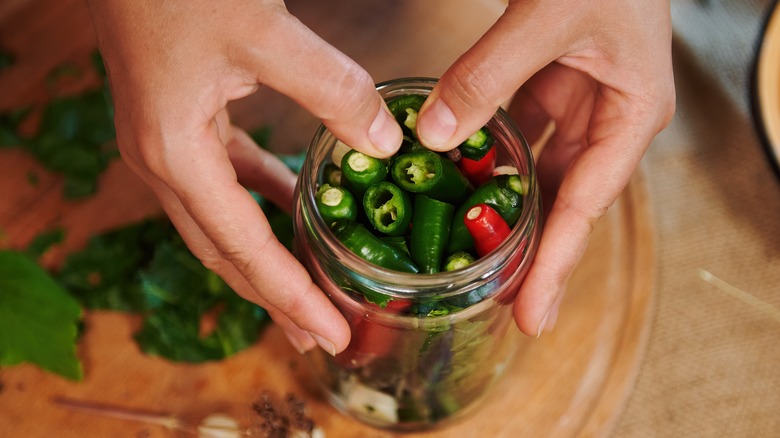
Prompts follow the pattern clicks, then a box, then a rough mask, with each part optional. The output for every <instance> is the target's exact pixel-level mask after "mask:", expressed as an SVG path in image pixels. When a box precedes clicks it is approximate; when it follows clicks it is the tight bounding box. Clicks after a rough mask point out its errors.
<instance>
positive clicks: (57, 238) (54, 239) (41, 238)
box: [25, 228, 65, 260]
mask: <svg viewBox="0 0 780 438" xmlns="http://www.w3.org/2000/svg"><path fill="white" fill-rule="evenodd" d="M63 240H65V230H64V229H62V228H56V229H53V230H50V231H46V232H43V233H41V234H39V235H37V236H35V238H34V239H33V241H32V242H31V243H30V244H29V245H28V246H27V249H26V250H25V253H26V254H27V256H28V257H30V258H31V259H33V260H35V259H37V258H38V257H40V256H42V255H43V254H44V253H45V252H46V251H48V250H49V248H51V247H52V246H54V245H56V244H58V243H62V241H63Z"/></svg>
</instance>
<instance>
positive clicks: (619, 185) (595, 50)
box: [417, 0, 675, 336]
mask: <svg viewBox="0 0 780 438" xmlns="http://www.w3.org/2000/svg"><path fill="white" fill-rule="evenodd" d="M671 35H672V34H671V19H670V11H669V2H668V1H666V2H664V1H658V0H636V1H625V0H596V1H587V2H583V1H580V0H568V1H542V2H539V1H529V0H517V1H510V2H509V5H508V7H507V9H506V11H505V12H504V14H503V15H502V16H501V18H500V19H499V20H498V21H497V22H496V23H495V25H494V26H493V27H492V28H491V29H490V30H489V31H488V32H487V33H486V34H485V35H484V36H483V37H482V38H481V39H480V40H479V41H478V42H477V43H476V44H475V45H474V47H472V48H471V49H470V50H469V51H468V52H466V53H465V54H464V55H463V56H461V58H460V59H458V60H457V62H455V64H453V65H452V66H451V67H450V69H449V70H448V71H447V72H446V73H445V74H444V75H443V76H442V78H441V79H440V81H439V83H438V84H437V86H436V87H435V89H434V90H433V92H432V93H431V97H429V98H428V100H427V101H426V103H425V105H424V106H423V108H421V110H420V116H419V118H418V122H417V127H418V134H419V136H420V137H421V141H422V142H423V144H425V145H426V146H428V147H430V148H432V149H436V150H449V149H452V148H453V147H455V146H457V144H458V143H460V142H461V141H463V140H464V139H465V138H466V137H468V135H469V133H471V132H474V131H476V130H477V129H478V128H479V127H480V126H482V125H484V124H485V123H486V122H487V121H488V120H489V119H490V117H491V116H492V115H493V113H494V112H495V110H496V109H497V108H498V106H499V105H501V104H502V103H504V102H506V101H508V100H509V99H510V98H511V97H512V95H513V94H514V95H515V97H514V99H513V101H512V104H511V106H510V108H509V112H510V114H511V115H512V116H513V118H514V119H515V120H516V121H517V122H518V124H519V126H520V128H521V130H522V131H523V132H524V134H525V135H526V137H527V139H528V141H529V143H534V142H535V140H536V139H537V138H539V136H540V135H541V133H542V130H543V128H544V126H545V125H546V124H547V123H548V122H549V121H550V120H552V121H554V122H555V126H556V130H555V132H554V134H553V135H552V136H551V137H550V139H549V141H548V142H547V144H546V147H545V148H544V150H543V151H542V153H541V155H540V156H539V157H538V162H537V170H538V175H539V184H540V186H541V189H542V194H543V203H544V204H545V207H546V208H547V209H548V210H549V214H547V215H546V223H545V228H544V231H543V234H542V240H541V244H540V246H539V250H538V252H537V255H536V257H535V259H534V261H533V263H532V266H531V268H530V271H529V273H528V276H527V277H526V279H525V281H524V283H523V285H522V287H521V289H520V292H519V295H518V297H517V299H516V301H515V307H514V310H515V312H514V314H515V319H516V321H517V324H518V326H519V327H520V329H521V330H522V331H523V332H524V333H526V334H528V335H532V336H538V335H539V334H541V332H542V330H543V329H545V326H546V327H547V328H548V329H551V328H552V326H553V325H554V324H555V320H556V318H557V314H558V307H559V306H560V302H561V300H562V298H563V295H564V291H565V289H566V283H567V282H568V279H569V276H570V274H571V273H572V271H573V270H574V268H575V266H576V264H577V263H578V262H579V260H580V258H581V257H582V255H583V252H584V251H585V248H586V246H587V242H588V238H589V236H590V234H591V231H592V230H593V227H594V226H595V224H596V222H597V221H598V220H599V218H600V217H602V216H603V215H604V213H605V212H606V211H607V209H608V208H609V206H610V205H612V203H613V202H614V201H615V199H616V198H617V197H618V196H619V195H620V193H621V191H622V190H623V189H624V188H625V186H626V184H627V183H628V180H629V179H630V177H631V174H632V173H633V171H634V169H635V168H636V167H637V165H638V164H639V162H640V160H641V158H642V156H643V154H644V152H645V151H646V150H647V148H648V146H649V144H650V142H651V140H652V139H653V137H655V135H656V134H657V133H658V132H659V131H660V130H661V129H663V128H664V127H665V126H666V125H667V124H668V123H669V122H670V121H671V118H672V116H673V113H674V105H675V97H674V81H673V77H672V63H671ZM515 93H516V94H515Z"/></svg>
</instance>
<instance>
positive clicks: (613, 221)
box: [0, 0, 655, 437]
mask: <svg viewBox="0 0 780 438" xmlns="http://www.w3.org/2000/svg"><path fill="white" fill-rule="evenodd" d="M321 3H322V2H312V1H309V2H304V1H300V0H296V1H288V2H287V4H288V7H289V8H290V9H291V10H292V11H293V12H295V13H296V14H297V15H298V16H299V17H300V18H301V19H302V20H303V21H304V22H305V23H307V24H309V25H310V26H311V27H313V28H314V29H315V30H317V31H318V32H319V33H320V34H321V35H323V37H325V38H326V39H328V40H329V41H331V42H332V43H333V44H334V45H336V46H338V47H339V48H341V49H342V50H344V51H345V52H346V53H348V54H349V55H350V56H352V57H354V58H355V59H358V60H359V61H360V62H361V63H362V64H363V65H364V66H366V68H367V69H368V70H369V71H370V72H371V73H372V74H373V75H374V77H375V79H377V80H384V79H389V78H392V77H400V76H413V75H428V76H437V75H439V74H440V73H441V72H442V71H443V70H444V69H445V68H446V66H447V65H449V63H451V62H452V60H454V59H455V57H457V55H458V54H459V53H460V51H462V50H463V49H464V47H467V46H468V45H469V44H470V43H471V42H473V41H474V40H475V39H476V38H477V37H478V36H479V35H480V34H481V32H483V31H484V30H485V29H486V28H487V27H488V26H490V24H491V23H492V22H493V20H494V19H495V17H496V16H497V15H498V14H499V13H500V10H501V2H500V1H491V0H483V1H469V0H457V1H455V0H452V1H446V0H436V1H429V2H415V1H399V2H387V1H381V0H370V1H362V2H361V1H359V0H355V1H346V0H341V1H334V2H332V3H331V2H329V3H328V11H327V12H328V13H324V11H323V10H322V8H325V5H324V4H321ZM336 13H340V14H347V15H348V16H349V19H350V20H353V21H354V22H356V23H359V25H357V26H356V27H355V29H353V30H351V32H350V33H349V34H346V33H344V32H343V26H340V25H338V23H335V22H333V21H332V20H327V21H326V20H323V19H322V17H332V16H333V15H334V14H336ZM356 34H357V35H358V36H364V37H365V38H361V37H356ZM415 36H417V37H418V39H414V37H415ZM420 41H424V42H425V44H420ZM0 44H2V45H3V47H4V48H6V49H9V50H11V51H12V52H14V53H18V54H19V55H20V56H19V59H18V64H17V65H16V66H15V67H14V68H13V69H11V70H9V71H6V72H3V73H0V96H2V97H0V99H2V101H0V108H7V107H11V106H17V105H20V104H25V103H30V102H36V101H39V100H41V99H43V98H45V96H46V89H45V78H46V75H47V73H48V72H49V71H50V70H51V69H52V68H54V67H56V66H57V65H60V64H61V63H62V62H66V61H69V62H75V63H77V64H81V65H88V64H87V62H88V61H87V59H88V55H89V53H90V52H91V51H92V50H93V49H94V35H92V33H91V30H89V19H88V14H87V12H86V10H85V9H84V6H83V4H82V2H80V1H77V0H60V1H54V0H7V1H5V2H3V3H0ZM93 79H94V78H93ZM83 81H84V83H88V82H89V81H90V78H89V77H86V78H83ZM81 85H83V84H74V87H79V86H81ZM269 101H271V102H274V104H273V105H268V104H267V103H268V102H269ZM260 102H263V103H266V104H265V105H260ZM267 108H274V109H275V111H274V112H270V111H267V110H266V109H267ZM232 110H233V116H234V121H235V122H236V123H237V124H239V125H240V126H244V127H248V128H251V127H257V126H260V125H261V124H263V123H271V124H272V125H274V126H275V127H276V130H275V132H276V134H275V137H276V138H279V140H278V143H276V144H277V145H278V149H279V150H285V151H291V150H300V148H301V147H302V146H303V145H305V144H307V143H308V141H309V136H310V135H309V134H307V133H308V132H310V133H313V132H314V127H315V126H316V121H315V120H312V119H311V117H310V116H308V115H306V114H305V113H303V112H301V111H300V110H299V109H297V108H295V106H294V105H292V104H290V103H289V102H287V101H286V100H285V99H284V98H283V97H281V96H278V95H274V94H273V93H272V92H269V91H267V90H263V91H261V92H260V93H258V94H257V95H255V96H252V97H251V98H247V99H243V100H241V101H239V102H236V103H235V104H234V105H233V107H232ZM309 128H311V129H309ZM31 172H32V173H34V174H35V175H36V179H37V183H36V184H35V185H34V186H33V185H31V184H30V183H29V181H28V175H30V174H31ZM61 187H62V183H61V181H60V180H59V178H57V177H56V176H52V175H50V174H47V173H46V172H45V171H43V170H42V169H40V167H39V166H38V165H37V164H36V163H35V162H34V161H33V160H32V159H31V158H30V157H28V156H26V155H25V154H23V153H22V152H19V151H14V150H5V151H0V228H1V229H2V230H3V232H4V235H3V237H2V239H1V240H0V244H1V245H2V246H3V247H14V248H20V247H23V246H25V245H26V244H27V243H28V242H29V241H30V240H31V239H32V238H33V237H34V236H35V235H36V234H38V233H39V232H41V231H43V230H45V229H49V228H52V227H54V226H64V227H65V228H66V229H67V230H68V235H67V240H66V241H65V242H64V244H63V245H61V246H60V247H58V248H57V249H56V250H55V251H52V252H51V253H50V254H48V255H47V258H46V259H45V260H44V263H45V264H46V265H47V266H56V264H57V263H58V262H59V260H61V259H62V257H63V255H64V254H65V253H67V252H68V251H71V250H73V249H75V248H78V247H80V246H81V245H83V244H84V243H85V241H86V239H87V238H88V237H89V235H90V234H92V233H95V232H99V231H102V230H105V229H108V228H111V227H115V226H118V225H121V224H124V223H127V222H132V221H135V220H138V219H140V218H143V217H146V216H149V215H154V214H159V213H160V209H159V206H158V205H157V203H156V201H155V199H154V197H153V196H152V194H151V193H150V191H149V190H148V189H146V187H145V186H144V185H143V184H142V183H141V182H140V181H139V180H138V178H136V177H135V176H134V175H133V174H132V173H131V172H130V171H129V170H128V169H127V168H126V167H125V166H124V165H123V164H122V163H119V162H117V163H115V164H114V165H112V166H111V167H110V168H109V170H108V171H107V172H106V174H105V175H104V176H103V178H102V180H101V190H100V193H99V194H98V195H97V196H95V197H94V198H90V199H88V200H84V201H80V202H64V201H63V200H62V199H61V197H60V191H61ZM654 276H655V248H654V231H653V227H652V215H651V211H650V203H649V200H648V197H647V192H646V187H645V184H644V181H643V178H642V175H641V173H639V174H637V175H636V176H635V178H634V179H633V180H632V181H631V183H630V185H629V187H628V188H627V190H626V191H625V193H624V194H623V195H622V197H621V198H620V199H619V200H618V202H617V203H616V204H615V205H614V207H613V208H612V209H611V210H610V211H609V213H608V214H607V216H606V217H605V218H604V219H603V220H602V221H601V222H600V223H599V225H598V226H597V228H596V230H595V233H594V235H593V237H592V241H591V244H590V246H589V248H588V251H587V253H586V255H585V258H584V260H583V262H582V264H581V265H580V266H579V267H578V269H577V270H576V272H575V274H574V276H573V278H572V281H571V287H570V290H569V292H568V296H567V298H566V300H565V302H564V304H563V307H562V309H561V314H560V317H559V322H558V326H557V327H556V329H555V331H554V332H553V333H551V334H549V335H543V336H542V337H541V338H540V339H529V338H525V337H522V336H520V335H519V334H517V338H518V340H517V342H519V343H521V349H520V350H521V351H520V354H519V355H518V356H517V358H516V360H515V361H514V362H513V363H512V365H511V369H509V371H508V373H507V378H506V380H505V381H504V382H503V384H501V385H499V386H498V387H497V388H496V391H494V393H493V394H492V396H491V397H490V398H489V399H488V400H486V401H485V402H484V404H483V405H482V406H481V407H480V408H479V410H478V411H476V412H474V413H473V415H472V416H470V417H469V418H468V419H466V420H464V421H462V422H460V423H458V424H455V425H453V426H452V428H449V429H446V430H443V431H438V432H435V433H430V434H425V435H424V436H429V437H439V436H441V437H448V436H480V437H482V436H485V437H516V436H545V437H574V436H599V435H604V434H606V433H608V432H609V430H610V428H611V426H612V424H613V423H614V422H615V420H616V419H617V417H618V416H619V415H620V412H621V410H622V408H623V405H624V402H625V400H626V398H627V397H628V396H629V395H630V393H631V389H632V387H633V382H634V378H635V375H636V372H637V370H638V366H639V364H640V363H641V359H642V353H643V351H644V346H645V341H646V338H647V334H648V327H649V322H650V314H651V312H652V297H653V282H654ZM85 324H86V328H85V332H84V336H83V339H82V340H81V342H80V345H79V352H78V353H79V356H80V358H81V359H82V361H83V364H84V368H85V379H84V381H82V382H70V381H66V380H63V379H61V378H59V377H56V376H53V375H50V374H46V373H44V372H42V371H40V370H39V369H37V368H36V367H33V366H30V365H20V366H16V367H12V368H6V369H2V370H0V384H1V385H2V389H0V436H4V437H5V436H9V437H48V436H58V437H84V436H99V437H103V436H129V437H163V436H170V433H169V432H168V431H167V430H166V429H165V428H164V427H160V426H152V425H147V424H141V423H136V422H131V421H124V420H118V419H113V418H102V417H98V416H95V415H91V414H86V413H81V412H73V411H70V410H68V409H65V408H62V407H61V406H58V405H56V404H54V403H53V400H54V399H56V398H59V397H67V398H69V399H73V400H80V401H87V402H91V403H107V404H112V405H116V406H121V407H124V408H127V409H136V410H142V411H150V412H157V413H159V412H168V413H173V414H177V415H182V416H184V417H187V418H190V417H192V418H194V419H196V420H197V418H199V417H202V416H204V415H207V414H209V413H214V412H218V411H219V412H228V413H230V414H232V415H233V416H236V417H239V418H251V416H252V415H253V414H252V410H251V404H252V403H253V402H256V401H257V400H258V399H259V398H260V397H261V394H262V393H263V392H264V391H267V392H268V393H270V394H272V395H273V396H274V397H278V398H280V399H281V398H284V397H285V396H286V395H287V394H294V395H295V396H296V397H298V398H300V399H301V400H303V401H304V402H305V404H306V406H307V407H308V409H309V411H308V412H309V415H310V416H311V418H312V419H313V420H314V422H315V423H316V424H317V425H318V426H320V427H321V428H322V429H323V430H324V431H325V433H326V436H329V437H388V436H393V435H392V434H391V433H388V432H384V431H377V430H374V429H371V428H368V427H366V426H364V425H362V424H360V423H358V422H356V421H353V420H351V419H349V418H347V417H345V416H342V415H341V414H339V413H338V412H337V411H336V410H334V409H333V408H332V407H331V406H330V405H328V404H327V403H326V402H325V401H324V400H323V399H322V397H321V396H320V395H319V394H318V393H317V391H316V388H315V385H314V382H313V381H312V378H311V377H310V375H309V374H308V370H307V368H306V363H305V358H304V357H303V356H300V355H298V354H297V353H296V352H295V351H294V350H293V349H292V348H291V347H290V346H289V345H288V344H287V342H286V340H285V339H284V337H283V336H282V335H281V333H280V331H279V330H277V329H276V328H275V327H273V326H272V327H269V328H268V329H266V330H265V331H264V332H263V335H262V338H261V340H260V341H259V342H258V343H257V345H255V346H253V347H252V348H250V349H248V350H246V351H244V352H241V353H240V354H238V355H236V356H234V357H232V358H230V359H228V360H225V361H221V362H217V363H209V364H203V365H185V364H174V363H170V362H168V361H165V360H162V359H159V358H155V357H148V356H144V355H143V354H141V353H140V352H139V351H138V349H137V348H136V346H135V344H134V342H133V340H132V333H133V331H134V330H135V329H136V328H137V327H138V325H139V320H138V319H137V318H136V317H133V316H128V315H124V314H119V313H102V312H96V313H88V314H87V315H86V316H85ZM409 436H417V435H409ZM420 436H422V435H420Z"/></svg>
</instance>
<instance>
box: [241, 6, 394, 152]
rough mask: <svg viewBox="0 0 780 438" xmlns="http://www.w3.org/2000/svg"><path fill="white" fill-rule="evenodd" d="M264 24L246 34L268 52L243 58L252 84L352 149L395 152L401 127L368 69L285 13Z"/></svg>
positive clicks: (251, 54) (256, 45)
mask: <svg viewBox="0 0 780 438" xmlns="http://www.w3.org/2000/svg"><path fill="white" fill-rule="evenodd" d="M264 23H265V25H264V26H263V28H262V29H261V30H260V31H258V30H257V29H253V31H252V32H248V33H246V35H256V36H257V38H258V40H257V41H255V47H273V48H274V50H271V51H253V52H250V53H246V54H245V55H246V56H245V57H244V59H243V62H244V65H247V68H248V69H250V71H253V72H256V75H257V81H258V82H264V83H265V84H267V85H268V86H270V87H272V88H274V89H276V90H277V91H279V92H281V93H282V94H285V95H286V96H289V97H290V98H292V99H293V100H295V101H296V102H297V103H299V104H300V105H301V106H303V107H304V108H306V109H307V110H309V111H310V112H311V113H312V114H314V115H315V116H316V117H318V118H319V119H321V120H322V121H323V123H324V124H325V126H327V127H328V129H329V130H330V131H331V132H333V134H334V135H335V136H336V137H337V138H338V139H340V140H341V141H343V142H344V143H346V144H348V145H349V146H351V147H352V148H354V149H357V150H359V151H361V152H364V153H366V154H369V155H372V156H376V157H381V158H384V157H389V156H390V155H392V154H393V153H395V151H396V150H398V148H399V147H400V145H401V141H402V137H403V134H402V132H401V128H400V126H399V125H398V123H396V121H395V119H394V118H393V117H392V116H391V115H390V112H389V111H388V109H387V106H386V105H385V103H384V100H383V99H382V97H381V96H380V95H379V93H378V92H377V91H376V86H375V84H374V81H373V79H372V78H371V76H370V75H369V74H368V72H366V71H365V70H364V69H363V68H362V67H360V66H359V65H358V64H357V63H356V62H355V61H353V60H352V59H350V58H349V57H347V56H346V55H344V54H343V53H341V52H340V51H338V50H336V49H335V48H334V47H332V46H331V45H329V44H328V43H326V42H325V41H324V40H322V39H321V38H320V37H318V36H317V35H316V34H315V33H314V32H312V31H311V30H310V29H309V28H307V27H306V26H304V25H303V24H302V23H301V22H300V21H298V19H296V18H295V17H293V16H292V15H290V14H288V13H286V11H284V12H281V11H277V12H276V13H275V16H274V17H271V18H270V19H269V20H266V21H264ZM253 25H254V24H253Z"/></svg>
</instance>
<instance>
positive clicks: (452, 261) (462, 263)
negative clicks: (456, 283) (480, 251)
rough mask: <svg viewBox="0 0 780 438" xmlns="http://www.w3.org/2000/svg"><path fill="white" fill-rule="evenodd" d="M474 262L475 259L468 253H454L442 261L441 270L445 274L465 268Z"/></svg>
mask: <svg viewBox="0 0 780 438" xmlns="http://www.w3.org/2000/svg"><path fill="white" fill-rule="evenodd" d="M476 260H477V258H476V257H474V255H473V254H471V253H470V252H468V251H455V252H454V253H452V254H450V255H449V256H448V257H447V258H446V259H445V260H444V267H443V270H444V271H445V272H450V271H455V270H457V269H461V268H465V267H466V266H468V265H470V264H472V263H474V262H475V261H476Z"/></svg>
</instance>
